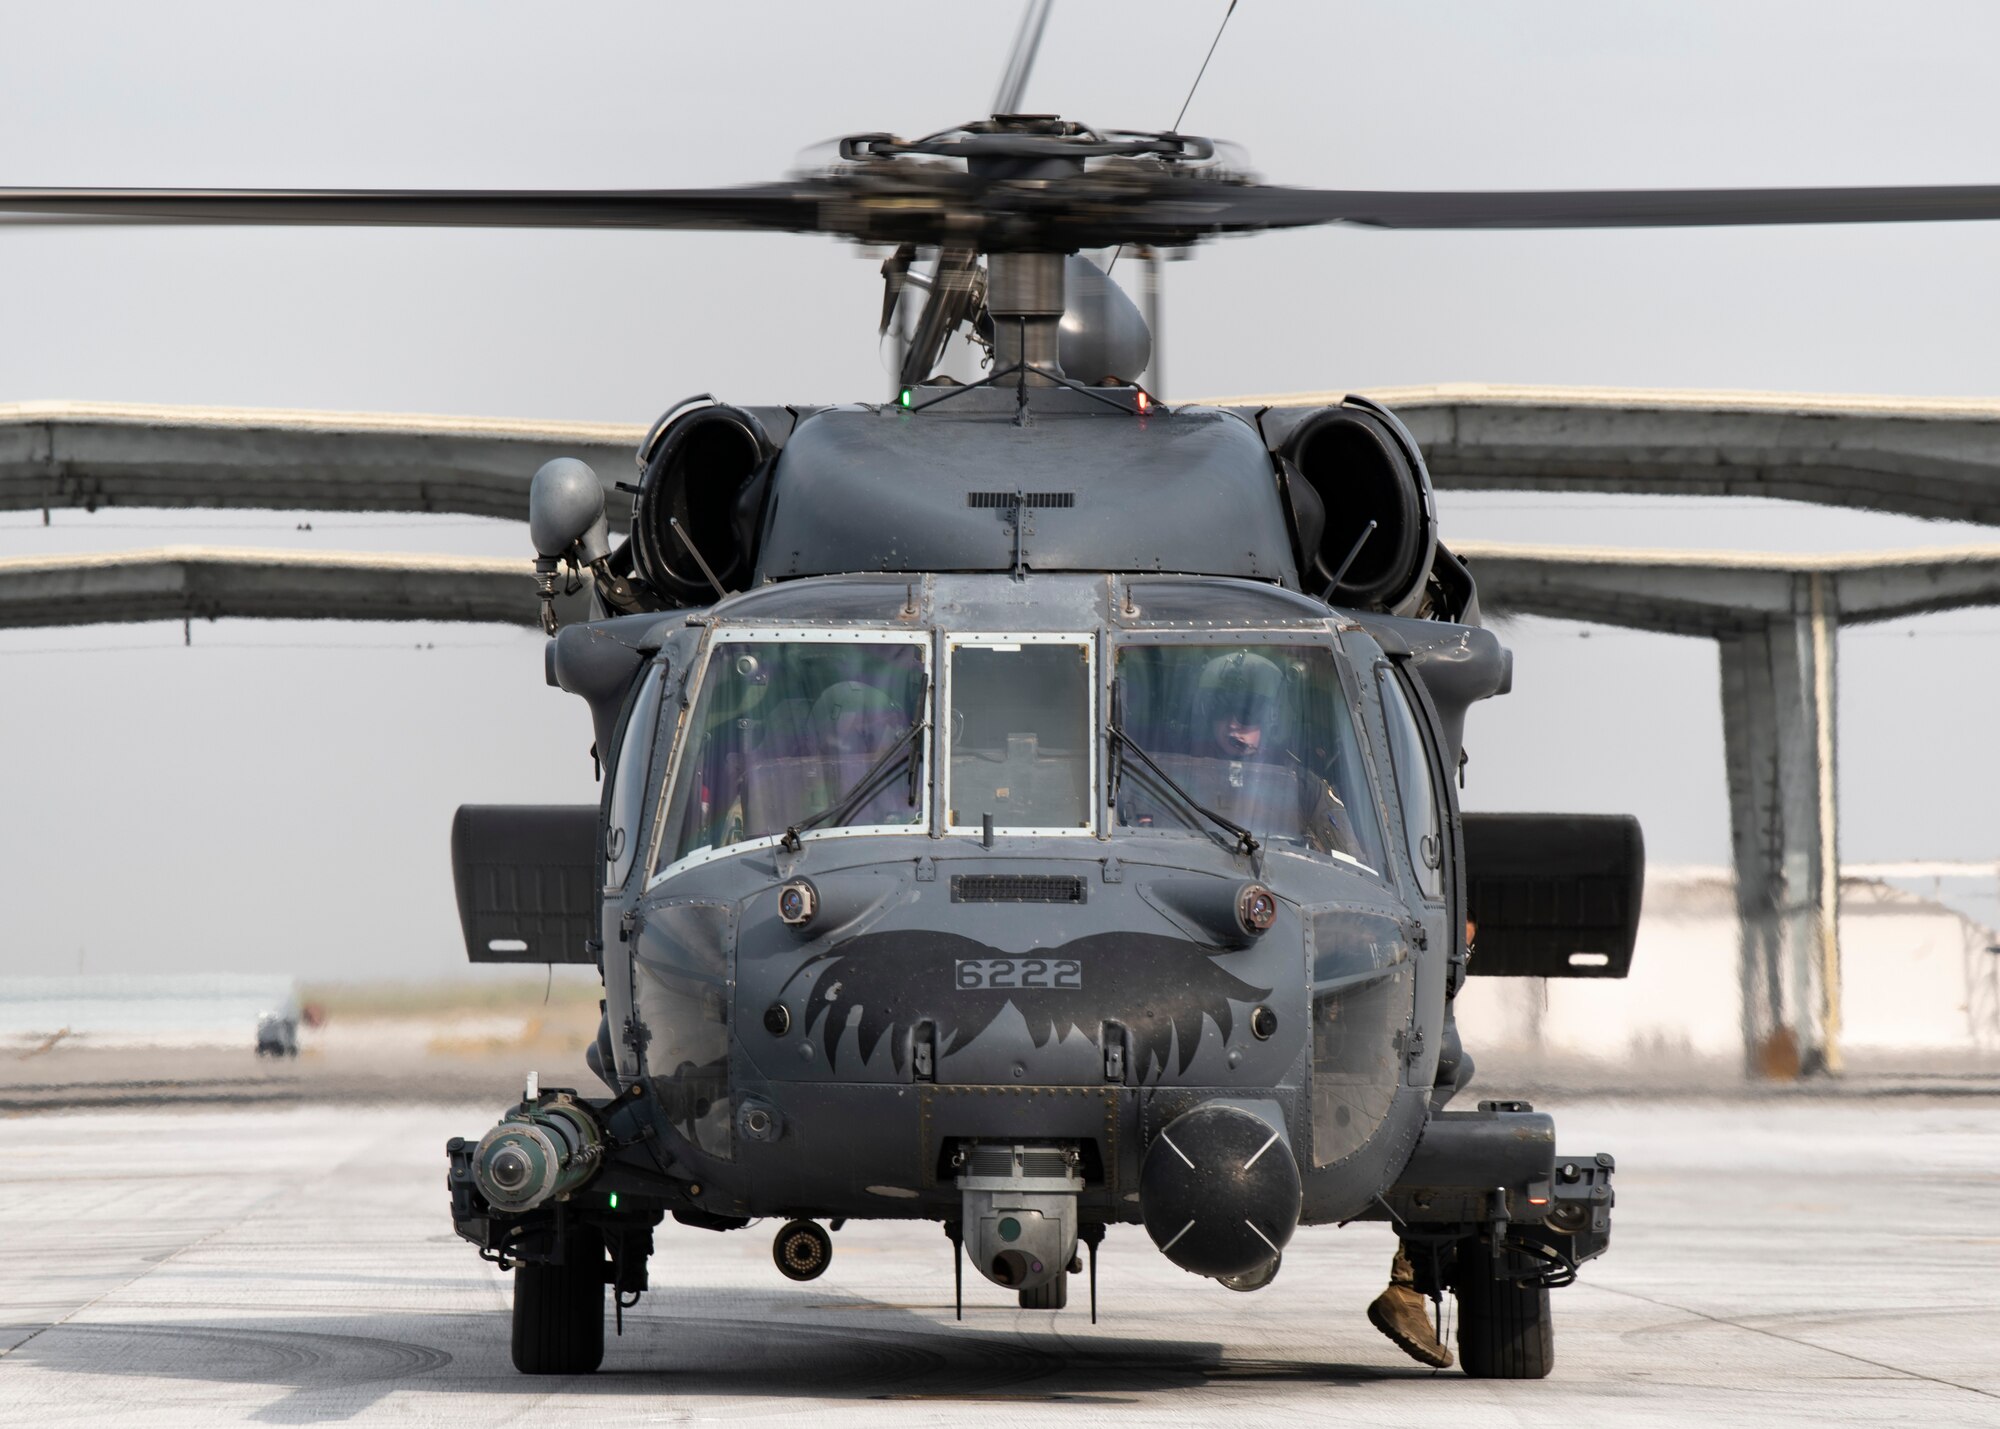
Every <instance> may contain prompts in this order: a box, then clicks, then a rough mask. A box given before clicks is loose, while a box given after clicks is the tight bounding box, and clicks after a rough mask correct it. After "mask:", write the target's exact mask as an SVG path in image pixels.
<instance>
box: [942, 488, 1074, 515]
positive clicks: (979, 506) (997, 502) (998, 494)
mask: <svg viewBox="0 0 2000 1429" xmlns="http://www.w3.org/2000/svg"><path fill="white" fill-rule="evenodd" d="M965 504H966V505H967V506H970V507H972V508H973V509H974V510H975V511H990V510H993V509H995V508H998V509H1000V510H1006V509H1008V508H1009V507H1011V506H1013V504H1014V493H1013V492H1011V491H968V492H966V493H965ZM1021 504H1022V505H1023V506H1032V507H1034V508H1035V509H1036V510H1037V511H1061V510H1067V509H1068V508H1070V507H1072V506H1074V505H1076V493H1075V492H1074V491H1025V492H1023V493H1021Z"/></svg>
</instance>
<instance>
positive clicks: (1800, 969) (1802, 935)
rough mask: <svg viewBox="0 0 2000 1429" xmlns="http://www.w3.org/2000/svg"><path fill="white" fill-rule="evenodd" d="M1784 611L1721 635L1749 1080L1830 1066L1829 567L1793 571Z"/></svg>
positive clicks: (1836, 1014) (1835, 1033)
mask: <svg viewBox="0 0 2000 1429" xmlns="http://www.w3.org/2000/svg"><path fill="white" fill-rule="evenodd" d="M1792 584H1793V591H1792V594H1793V599H1792V610H1791V611H1790V613H1788V614H1785V615H1777V616H1773V617H1770V618H1769V619H1767V620H1765V621H1764V622H1763V623H1762V624H1761V625H1757V626H1752V627H1750V628H1748V629H1745V630H1742V631H1737V632H1732V633H1729V634H1725V635H1723V636H1721V637H1720V638H1719V644H1720V646H1721V657H1722V717H1723V740H1724V762H1725V764H1726V766H1727V768H1728V774H1729V822H1730V841H1731V845H1732V848H1733V851H1734V856H1735V864H1736V902H1737V911H1738V913H1739V915H1740V917H1741V919H1742V950H1741V964H1740V968H1741V973H1740V977H1741V991H1742V1025H1743V1055H1744V1062H1745V1066H1746V1069H1747V1070H1748V1072H1749V1073H1750V1075H1752V1076H1764V1077H1789V1076H1796V1075H1800V1074H1806V1075H1810V1074H1813V1073H1817V1072H1837V1071H1839V1070H1840V1049H1839V1035H1840V942H1839V934H1838V921H1837V920H1838V911H1839V909H1838V899H1839V892H1840V887H1839V874H1838V869H1839V867H1840V855H1839V845H1838V824H1837V813H1838V811H1837V808H1836V805H1835V796H1834V758H1835V740H1834V690H1835V682H1834V675H1835V636H1836V634H1837V631H1838V629H1839V612H1838V608H1837V601H1836V592H1835V586H1834V582H1833V579H1832V577H1831V576H1829V575H1825V574H1821V573H1818V572H1811V573H1800V574H1798V575H1797V576H1795V577H1794V578H1793V583H1792Z"/></svg>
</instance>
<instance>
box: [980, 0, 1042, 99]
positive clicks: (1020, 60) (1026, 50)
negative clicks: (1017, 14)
mask: <svg viewBox="0 0 2000 1429" xmlns="http://www.w3.org/2000/svg"><path fill="white" fill-rule="evenodd" d="M1054 3H1055V0H1028V5H1027V8H1026V9H1025V10H1023V11H1022V12H1021V28H1020V29H1019V30H1017V31H1016V32H1015V34H1014V48H1013V49H1012V50H1011V51H1009V52H1008V55H1007V67H1006V68H1005V69H1004V70H1002V71H1001V72H1000V88H998V89H997V90H995V91H994V92H993V107H992V109H990V110H988V111H987V112H988V113H989V114H1019V113H1020V112H1021V94H1022V92H1023V91H1024V90H1026V89H1027V87H1028V76H1029V75H1030V74H1031V73H1033V72H1034V68H1035V56H1036V54H1037V53H1039V52H1040V50H1041V48H1042V31H1043V30H1045V29H1047V28H1048V24H1049V7H1050V6H1051V5H1053V4H1054Z"/></svg>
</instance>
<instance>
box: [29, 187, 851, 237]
mask: <svg viewBox="0 0 2000 1429" xmlns="http://www.w3.org/2000/svg"><path fill="white" fill-rule="evenodd" d="M832 196H833V195H832V194H831V193H829V191H828V189H827V187H826V185H825V184H824V183H823V182H816V181H814V180H810V179H801V180H794V181H791V182H786V183H775V184H755V185H749V186H746V187H742V188H721V189H654V190H590V189H580V190H568V191H565V190H559V189H551V190H534V189H527V190H519V189H514V190H510V189H489V190H449V189H373V190H371V189H6V188H0V214H28V215H35V216H36V217H35V218H31V219H28V220H26V221H27V222H31V223H32V222H36V221H38V220H39V221H52V222H62V221H63V220H65V219H81V220H83V221H84V222H102V221H104V220H106V219H109V220H113V221H125V222H131V221H134V220H136V221H139V222H145V223H173V224H280V225H282V224H311V225H319V226H327V227H344V226H356V225H370V226H372V225H377V224H385V225H405V226H410V227H422V228H709V229H716V228H719V229H745V228H750V229H780V230H785V231H791V232H804V231H808V230H812V229H816V228H819V227H820V226H821V223H820V215H819V205H820V204H821V203H822V202H823V201H825V200H826V199H828V198H830V197H832Z"/></svg>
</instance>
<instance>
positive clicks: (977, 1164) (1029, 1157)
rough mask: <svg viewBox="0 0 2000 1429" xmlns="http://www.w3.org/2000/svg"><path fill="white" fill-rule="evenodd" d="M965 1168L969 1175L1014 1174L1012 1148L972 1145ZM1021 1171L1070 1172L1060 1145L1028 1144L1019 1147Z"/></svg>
mask: <svg viewBox="0 0 2000 1429" xmlns="http://www.w3.org/2000/svg"><path fill="white" fill-rule="evenodd" d="M965 1171H966V1174H967V1175H968V1176H1012V1175H1013V1174H1014V1148H1013V1147H1011V1146H975V1147H973V1148H972V1154H971V1155H970V1156H969V1157H967V1158H966V1162H965ZM1021 1175H1023V1176H1034V1177H1052V1176H1067V1175H1069V1160H1068V1158H1067V1157H1065V1156H1064V1155H1063V1153H1062V1150H1061V1148H1060V1147H1054V1146H1028V1147H1023V1148H1022V1149H1021Z"/></svg>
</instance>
